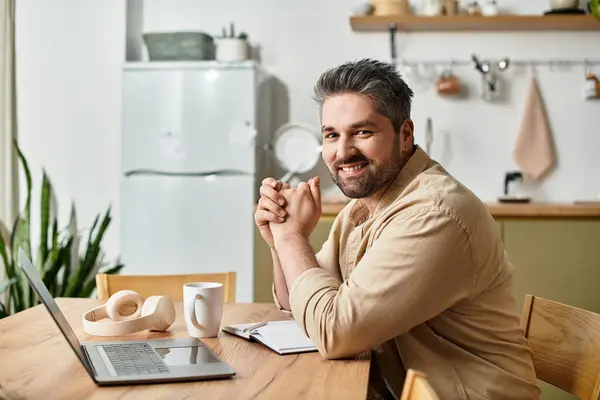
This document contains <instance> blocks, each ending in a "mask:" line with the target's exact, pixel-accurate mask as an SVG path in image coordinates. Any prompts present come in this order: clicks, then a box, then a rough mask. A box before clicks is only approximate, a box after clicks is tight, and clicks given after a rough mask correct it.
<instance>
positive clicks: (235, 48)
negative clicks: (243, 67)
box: [215, 38, 249, 61]
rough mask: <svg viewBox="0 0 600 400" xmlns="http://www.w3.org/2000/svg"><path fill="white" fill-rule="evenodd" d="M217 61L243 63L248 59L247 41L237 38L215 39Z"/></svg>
mask: <svg viewBox="0 0 600 400" xmlns="http://www.w3.org/2000/svg"><path fill="white" fill-rule="evenodd" d="M216 45H217V53H216V56H215V58H216V60H217V61H243V60H247V59H248V53H249V51H248V41H247V40H245V39H238V38H217V39H216Z"/></svg>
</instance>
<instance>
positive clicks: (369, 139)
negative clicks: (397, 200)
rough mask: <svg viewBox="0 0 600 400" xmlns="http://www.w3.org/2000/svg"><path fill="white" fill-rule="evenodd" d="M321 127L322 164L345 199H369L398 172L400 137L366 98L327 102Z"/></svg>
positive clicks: (351, 96) (346, 96) (352, 96)
mask: <svg viewBox="0 0 600 400" xmlns="http://www.w3.org/2000/svg"><path fill="white" fill-rule="evenodd" d="M321 124H322V128H321V130H322V134H323V161H324V162H325V164H326V165H327V168H328V169H329V173H330V174H331V178H332V179H333V181H334V182H335V183H336V185H337V186H338V187H339V188H340V190H341V191H342V192H343V193H344V195H345V196H347V197H349V198H365V197H369V196H371V195H373V194H374V193H376V192H377V191H378V190H379V189H381V188H383V187H384V186H385V185H387V184H388V183H389V182H390V181H391V180H392V179H394V177H395V176H396V175H397V174H398V172H399V171H400V168H402V164H403V163H402V156H401V151H400V140H401V139H400V135H399V134H398V133H396V132H394V128H393V126H392V122H391V121H390V120H389V119H388V118H387V117H385V116H384V115H382V114H379V113H378V112H377V111H376V110H375V108H374V107H373V104H372V103H371V101H370V100H369V99H368V98H366V97H364V96H361V95H358V94H343V95H339V96H335V97H331V98H328V99H327V100H326V101H325V103H324V104H323V109H322V116H321ZM401 131H402V129H401Z"/></svg>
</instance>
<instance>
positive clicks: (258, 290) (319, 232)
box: [254, 216, 334, 303]
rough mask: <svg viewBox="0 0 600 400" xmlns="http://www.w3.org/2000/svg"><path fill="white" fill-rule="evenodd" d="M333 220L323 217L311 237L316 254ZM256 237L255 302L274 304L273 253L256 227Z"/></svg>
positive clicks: (325, 238)
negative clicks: (272, 292)
mask: <svg viewBox="0 0 600 400" xmlns="http://www.w3.org/2000/svg"><path fill="white" fill-rule="evenodd" d="M333 220H334V217H333V216H323V217H322V218H321V219H320V220H319V223H318V224H317V226H316V227H315V230H314V232H313V233H312V235H311V236H310V245H311V247H312V248H313V250H314V251H315V253H317V252H318V251H319V249H320V248H321V246H322V245H323V243H325V241H326V240H327V236H328V235H329V231H330V229H331V225H332V224H333ZM254 235H255V239H254V250H255V251H254V301H255V302H266V303H271V302H273V296H272V295H271V285H272V282H273V271H272V268H273V264H272V260H271V251H270V249H269V246H267V244H266V243H265V241H264V240H263V238H262V236H261V235H260V231H259V230H258V228H256V227H255V230H254Z"/></svg>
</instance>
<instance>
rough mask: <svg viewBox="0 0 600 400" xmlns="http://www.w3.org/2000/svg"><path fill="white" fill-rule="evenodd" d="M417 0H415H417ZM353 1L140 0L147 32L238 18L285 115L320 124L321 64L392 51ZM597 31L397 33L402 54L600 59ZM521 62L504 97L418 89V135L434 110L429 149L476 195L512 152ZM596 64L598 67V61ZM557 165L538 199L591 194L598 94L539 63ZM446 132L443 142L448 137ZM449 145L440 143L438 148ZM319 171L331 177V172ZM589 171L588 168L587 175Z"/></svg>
mask: <svg viewBox="0 0 600 400" xmlns="http://www.w3.org/2000/svg"><path fill="white" fill-rule="evenodd" d="M413 3H415V4H419V2H418V1H415V0H413ZM355 4H356V1H354V0H327V1H321V0H304V1H302V2H290V1H280V0H256V1H250V2H249V1H239V0H237V1H236V0H220V1H206V0H205V1H199V0H168V1H167V0H146V2H145V6H144V15H145V17H144V29H145V31H168V30H186V29H189V30H202V31H205V32H207V33H210V34H214V35H218V34H220V32H221V27H222V26H226V25H228V24H229V22H230V21H234V22H235V24H236V26H237V29H238V30H245V31H246V32H248V33H249V35H250V38H251V40H252V41H253V42H254V43H258V44H260V46H261V47H262V54H261V55H262V61H263V64H264V66H265V67H266V68H267V69H268V70H269V71H270V72H272V73H273V74H275V75H276V76H277V77H278V78H279V79H280V80H281V81H282V82H283V83H284V84H285V86H287V91H288V96H289V99H290V101H289V118H290V119H291V120H292V121H295V122H305V123H310V124H313V125H314V126H316V127H318V126H319V123H318V122H319V121H318V119H317V115H316V112H315V107H314V104H313V102H312V100H311V90H312V85H313V84H314V82H315V80H316V79H317V78H318V76H319V74H320V73H321V72H323V71H324V70H325V69H326V68H329V67H332V66H334V65H336V64H338V63H342V62H344V61H346V60H351V59H356V58H361V57H373V58H379V59H385V60H389V59H390V52H389V45H388V36H387V33H385V32H382V33H378V32H376V33H361V32H352V30H351V29H350V25H349V22H348V15H349V13H350V12H351V10H352V9H353V7H354V5H355ZM499 4H500V6H501V7H503V9H505V10H508V11H509V12H519V13H530V14H540V13H542V12H543V11H544V10H547V9H548V0H527V1H522V0H504V1H502V0H501V1H499ZM599 40H600V32H591V33H579V32H576V33H572V32H539V33H522V32H518V33H517V32H515V33H513V32H508V33H493V34H490V33H480V32H466V33H452V34H449V33H410V34H404V33H400V34H399V35H398V37H397V50H398V57H406V58H408V59H434V60H438V59H440V58H441V59H450V58H456V59H468V58H469V57H470V55H471V53H477V54H479V55H481V56H483V57H492V58H499V57H504V56H509V57H512V58H521V59H522V58H536V59H537V58H576V59H581V58H595V59H599V58H600V51H598V49H599V46H598V43H599ZM455 72H457V73H459V74H460V77H461V78H462V79H464V80H465V81H466V82H467V83H468V84H469V85H470V87H471V92H473V91H475V92H477V91H478V90H479V89H480V87H479V75H478V73H477V72H476V71H475V70H474V69H473V68H472V67H464V68H456V69H455ZM526 72H527V69H524V68H522V67H515V68H511V69H510V71H509V72H508V73H507V74H506V78H507V80H508V84H509V88H508V89H509V91H510V98H509V101H508V102H507V103H504V104H499V105H491V104H487V103H485V102H483V101H482V100H480V99H479V98H478V96H477V93H475V94H473V96H472V97H470V98H469V99H467V100H461V101H451V100H447V99H440V98H439V97H438V96H437V95H436V94H435V93H434V92H433V90H429V91H428V92H418V93H417V95H416V97H415V100H414V111H413V118H414V120H415V125H416V130H417V132H416V136H417V140H418V141H419V142H420V143H423V137H424V131H425V122H426V119H427V117H428V116H430V117H432V118H433V126H434V130H435V136H436V138H435V140H436V141H435V142H434V146H433V156H434V157H436V158H438V159H440V161H442V162H443V163H444V165H445V166H446V167H447V168H448V169H449V170H450V171H451V172H453V173H454V174H455V175H456V176H457V177H458V178H459V179H460V180H462V181H463V182H464V183H465V184H467V185H468V186H469V187H471V188H472V189H473V190H474V191H475V192H476V193H477V194H478V195H479V196H480V197H481V198H483V199H484V200H486V201H494V200H495V199H496V198H497V197H498V196H499V195H501V194H502V189H503V179H504V173H505V172H506V171H507V170H511V169H513V168H515V167H516V166H515V165H514V163H513V161H512V156H511V151H512V146H513V143H514V140H515V137H516V132H517V128H518V123H519V117H520V112H521V106H522V103H523V96H524V91H525V89H526V84H527V82H528V80H527V77H528V75H527V73H526ZM597 72H598V73H600V66H598V67H597ZM538 76H539V84H540V87H541V91H542V94H543V97H544V100H545V101H546V103H547V108H548V113H549V115H550V120H551V124H552V128H553V131H554V137H555V139H556V146H557V148H558V152H559V154H558V157H559V162H560V166H559V167H558V169H557V170H556V171H555V172H554V173H553V174H552V175H550V176H548V179H547V180H545V182H543V184H542V185H536V186H539V187H536V188H533V189H532V191H531V193H532V195H533V196H534V197H535V198H536V199H538V200H552V201H572V200H574V199H582V198H586V199H587V198H592V197H597V196H598V195H599V192H600V176H598V174H597V173H594V171H599V170H600V157H598V152H599V151H600V134H599V132H598V131H599V130H600V129H599V128H598V126H600V109H599V107H600V101H595V102H590V101H588V102H585V101H584V100H583V95H582V93H583V78H584V71H583V69H582V68H576V69H573V70H571V71H569V72H549V69H548V68H547V67H540V68H539V69H538ZM445 135H448V136H447V138H449V139H450V141H449V145H446V144H444V140H445V139H446V137H445ZM445 146H448V147H450V149H451V151H450V152H444V149H443V147H445ZM320 173H321V174H322V176H323V177H324V178H327V179H328V175H327V172H326V171H325V170H324V169H323V168H321V169H320ZM587 173H591V176H585V177H584V174H587Z"/></svg>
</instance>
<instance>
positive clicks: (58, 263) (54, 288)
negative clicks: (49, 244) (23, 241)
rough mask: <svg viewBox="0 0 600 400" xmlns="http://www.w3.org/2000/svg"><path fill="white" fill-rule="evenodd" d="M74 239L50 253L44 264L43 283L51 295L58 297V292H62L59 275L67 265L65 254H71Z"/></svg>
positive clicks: (51, 250)
mask: <svg viewBox="0 0 600 400" xmlns="http://www.w3.org/2000/svg"><path fill="white" fill-rule="evenodd" d="M71 242H72V238H69V240H68V241H67V243H66V245H65V246H60V247H53V248H52V249H50V251H49V253H48V258H47V259H46V262H45V264H44V274H43V275H42V281H43V282H44V284H45V285H46V287H48V290H49V291H50V293H53V295H54V296H55V297H56V296H57V292H58V291H59V290H60V287H59V285H60V283H59V280H58V279H57V276H58V273H59V272H60V269H61V267H62V266H63V265H64V263H65V254H67V253H68V252H70V246H71Z"/></svg>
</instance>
